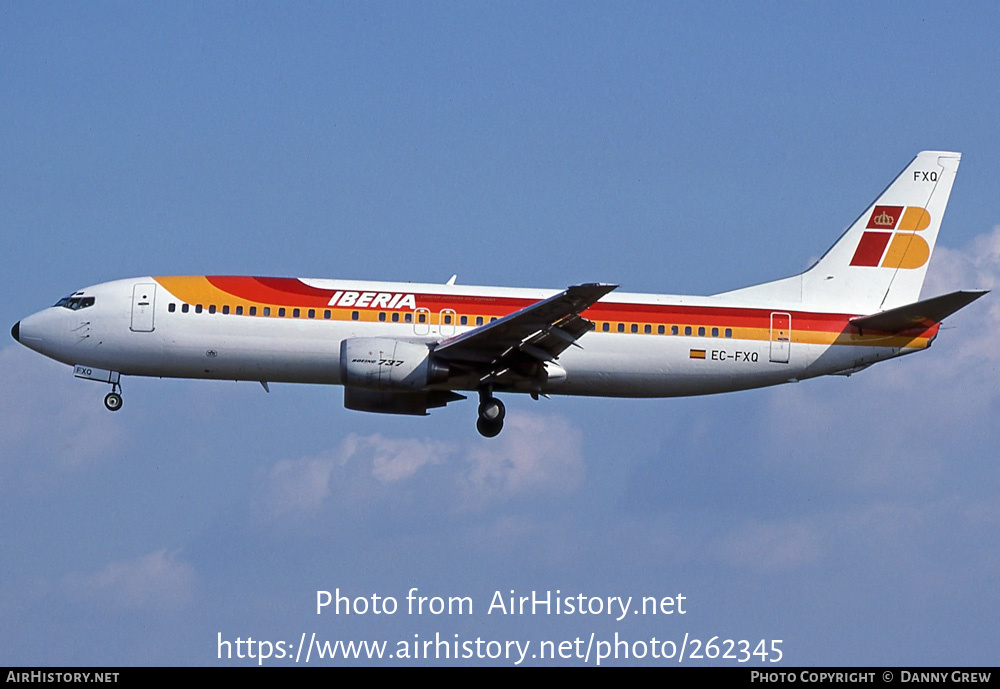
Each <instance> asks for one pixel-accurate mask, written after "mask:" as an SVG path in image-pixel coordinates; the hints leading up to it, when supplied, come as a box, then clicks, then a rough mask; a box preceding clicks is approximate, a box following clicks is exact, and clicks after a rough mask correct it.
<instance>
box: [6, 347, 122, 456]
mask: <svg viewBox="0 0 1000 689" xmlns="http://www.w3.org/2000/svg"><path fill="white" fill-rule="evenodd" d="M89 386H94V387H93V390H91V392H92V393H95V394H92V395H88V394H87V392H86V389H87V388H88V387H89ZM0 391H2V394H0V438H2V439H3V442H0V470H2V471H3V473H4V474H5V475H7V474H9V473H10V472H11V471H12V470H14V469H15V468H17V469H23V468H25V467H31V470H41V473H44V472H45V470H46V469H51V468H53V467H61V468H71V469H82V468H85V467H88V466H93V465H96V464H98V463H100V462H101V461H102V460H103V459H104V458H105V457H107V456H108V455H110V454H112V452H113V451H114V448H116V447H117V446H118V445H120V443H121V440H122V437H123V435H122V432H121V430H120V423H116V422H114V421H113V420H112V418H111V415H110V413H108V412H107V411H106V410H105V409H104V405H103V404H102V403H101V398H102V396H103V392H102V391H101V388H100V387H99V386H96V385H95V384H94V383H89V382H84V381H79V380H76V379H75V378H73V375H72V371H71V369H70V368H69V367H68V366H63V365H61V364H55V363H53V362H51V361H47V360H45V359H44V358H42V357H40V356H38V355H37V354H34V353H32V352H29V351H28V350H26V349H25V348H23V347H20V346H13V347H5V348H3V349H0ZM123 413H124V412H123ZM118 421H119V422H120V421H121V417H118Z"/></svg>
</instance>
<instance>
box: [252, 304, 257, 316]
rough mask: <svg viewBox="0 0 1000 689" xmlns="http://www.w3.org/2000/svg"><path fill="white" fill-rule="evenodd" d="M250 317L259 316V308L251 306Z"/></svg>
mask: <svg viewBox="0 0 1000 689" xmlns="http://www.w3.org/2000/svg"><path fill="white" fill-rule="evenodd" d="M250 315H251V316H256V315H257V307H256V306H251V307H250Z"/></svg>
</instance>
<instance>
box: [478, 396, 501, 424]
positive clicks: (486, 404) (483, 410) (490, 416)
mask: <svg viewBox="0 0 1000 689" xmlns="http://www.w3.org/2000/svg"><path fill="white" fill-rule="evenodd" d="M506 415H507V409H506V408H505V407H504V406H503V402H501V401H500V400H498V399H497V398H496V397H488V398H486V399H485V400H483V401H482V402H480V403H479V418H480V419H482V420H483V421H487V422H493V423H500V424H502V423H503V417H505V416H506Z"/></svg>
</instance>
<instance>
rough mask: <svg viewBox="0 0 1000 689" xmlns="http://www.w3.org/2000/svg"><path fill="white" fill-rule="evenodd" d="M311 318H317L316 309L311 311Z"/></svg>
mask: <svg viewBox="0 0 1000 689" xmlns="http://www.w3.org/2000/svg"><path fill="white" fill-rule="evenodd" d="M309 317H310V318H315V317H316V309H309Z"/></svg>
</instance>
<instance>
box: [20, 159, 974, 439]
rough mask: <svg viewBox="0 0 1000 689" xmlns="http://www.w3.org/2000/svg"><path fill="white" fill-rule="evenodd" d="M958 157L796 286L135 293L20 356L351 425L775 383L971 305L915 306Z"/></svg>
mask: <svg viewBox="0 0 1000 689" xmlns="http://www.w3.org/2000/svg"><path fill="white" fill-rule="evenodd" d="M960 158H961V156H960V155H959V154H958V153H948V152H942V151H924V152H923V153H920V154H919V155H918V156H917V157H916V158H914V159H913V161H912V162H911V163H910V164H909V165H908V166H907V167H906V169H905V170H903V172H902V173H900V175H899V176H898V177H897V178H896V179H895V181H894V182H893V183H892V184H890V185H889V187H888V188H887V189H886V190H885V191H884V192H883V193H882V195H881V196H879V197H878V199H876V201H875V202H874V203H872V204H871V205H870V206H869V207H868V208H867V209H866V210H865V212H864V213H863V214H862V215H861V216H860V217H859V218H858V219H857V220H856V221H855V222H854V223H853V224H852V225H851V226H850V227H849V228H848V229H847V231H846V232H844V234H843V235H841V237H840V239H838V240H837V242H836V243H835V244H834V245H833V246H832V247H831V248H830V249H829V250H828V251H827V252H826V254H824V255H823V257H822V258H821V259H820V260H819V261H818V262H817V263H816V264H815V265H813V267H812V268H810V269H809V270H807V271H806V272H804V273H801V274H800V275H796V276H793V277H790V278H785V279H782V280H776V281H774V282H768V283H764V284H761V285H755V286H753V287H747V288H744V289H739V290H735V291H731V292H725V293H722V294H716V295H712V296H707V297H693V296H672V295H658V294H626V293H621V292H617V291H614V290H615V288H616V287H617V285H608V284H600V283H586V284H580V285H574V286H572V287H569V288H567V289H564V290H562V291H555V290H539V289H512V288H505V287H470V286H460V285H456V284H454V280H450V281H449V282H448V283H447V284H444V285H433V284H410V283H385V282H358V281H353V280H307V279H296V278H260V277H220V276H186V277H141V278H133V279H129V280H117V281H115V282H106V283H102V284H99V285H95V286H93V287H88V288H86V289H83V290H80V291H79V292H74V293H73V294H72V295H70V296H68V297H65V298H63V299H60V300H59V301H58V302H57V303H56V304H55V305H54V306H52V307H50V308H47V309H45V310H43V311H40V312H38V313H35V314H33V315H31V316H28V317H27V318H24V319H22V320H21V321H20V322H18V323H17V324H15V325H14V327H13V329H12V331H11V333H12V334H13V336H14V339H16V340H17V341H18V342H20V343H21V344H23V345H25V346H27V347H30V348H31V349H33V350H35V351H37V352H40V353H41V354H44V355H46V356H48V357H51V358H52V359H55V360H56V361H60V362H63V363H65V364H69V365H71V366H73V370H74V374H75V375H76V376H77V377H79V378H86V379H90V380H98V381H101V382H104V383H106V384H109V385H111V392H110V393H108V395H107V396H106V397H105V400H104V403H105V405H106V406H107V408H108V409H110V410H112V411H114V410H117V409H120V408H121V405H122V397H121V383H120V380H121V376H123V375H132V376H160V377H175V378H210V379H227V380H249V381H258V382H260V383H261V384H262V385H263V386H264V388H265V389H267V387H268V383H270V382H283V383H320V384H332V385H342V386H343V387H344V405H345V406H346V407H347V408H349V409H355V410H359V411H368V412H381V413H387V414H426V413H427V410H428V409H432V408H435V407H442V406H444V405H446V404H447V403H449V402H453V401H456V400H460V399H464V398H465V397H464V396H463V395H462V394H460V393H461V392H474V393H478V396H479V414H478V421H477V428H478V429H479V432H480V433H482V434H483V435H484V436H488V437H492V436H495V435H497V434H498V433H499V432H500V430H501V428H502V427H503V419H504V405H503V403H502V402H501V401H500V399H498V398H497V397H496V395H497V393H515V392H520V393H528V394H530V395H531V396H532V397H534V398H536V399H537V398H538V396H539V395H549V394H560V395H592V396H603V397H673V396H681V395H701V394H709V393H718V392H729V391H733V390H745V389H748V388H757V387H763V386H766V385H777V384H779V383H786V382H791V381H798V380H803V379H805V378H813V377H816V376H823V375H829V374H850V373H853V372H856V371H860V370H861V369H863V368H866V367H868V366H870V365H871V364H873V363H875V362H878V361H882V360H884V359H891V358H893V357H897V356H900V355H903V354H909V353H911V352H917V351H920V350H922V349H926V348H927V347H929V346H930V344H931V342H932V341H933V340H934V338H935V337H936V336H937V333H938V329H939V328H940V325H941V321H942V320H944V319H945V318H946V317H947V316H949V315H951V314H952V313H954V312H956V311H958V310H959V309H961V308H962V307H964V306H966V305H968V304H969V303H971V302H972V301H974V300H975V299H977V298H979V297H981V296H982V295H983V294H985V292H983V291H958V292H952V293H950V294H945V295H942V296H938V297H933V298H930V299H924V300H920V289H921V286H922V285H923V282H924V276H925V275H926V272H927V263H928V261H929V260H930V257H931V252H932V251H933V249H934V243H935V241H936V239H937V235H938V230H939V229H940V227H941V220H942V218H943V216H944V211H945V207H946V205H947V203H948V197H949V195H950V194H951V188H952V184H953V183H954V181H955V173H956V171H957V170H958V164H959V160H960Z"/></svg>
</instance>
